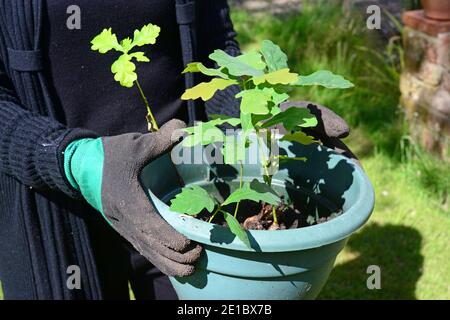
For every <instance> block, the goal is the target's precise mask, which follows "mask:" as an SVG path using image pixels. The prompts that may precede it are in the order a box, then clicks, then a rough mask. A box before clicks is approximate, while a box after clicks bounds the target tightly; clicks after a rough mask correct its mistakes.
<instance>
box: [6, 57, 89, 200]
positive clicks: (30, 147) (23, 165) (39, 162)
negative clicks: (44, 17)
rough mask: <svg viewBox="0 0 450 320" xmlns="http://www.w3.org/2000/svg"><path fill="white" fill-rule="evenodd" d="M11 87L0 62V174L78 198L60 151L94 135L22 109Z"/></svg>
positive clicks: (25, 183)
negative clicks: (67, 175) (71, 143)
mask: <svg viewBox="0 0 450 320" xmlns="http://www.w3.org/2000/svg"><path fill="white" fill-rule="evenodd" d="M11 88H12V86H11V83H10V81H9V79H8V78H7V76H6V74H5V73H4V72H3V69H2V67H1V61H0V172H2V173H5V174H7V175H10V176H12V177H13V178H15V179H17V180H18V181H19V182H21V183H22V184H24V185H26V186H29V187H31V188H35V189H37V190H42V191H45V190H57V191H61V192H64V193H65V194H67V195H69V196H71V197H73V198H78V197H80V196H81V195H80V194H79V192H78V191H77V190H75V189H74V188H73V187H72V186H71V185H70V183H69V181H68V180H67V178H66V176H65V174H64V150H65V148H66V146H67V145H68V144H69V143H70V142H71V141H73V140H76V139H80V138H85V137H95V136H96V135H95V134H94V133H93V132H90V131H86V130H83V129H68V128H66V127H65V126H63V125H62V124H60V123H58V122H56V121H55V120H53V119H51V118H49V117H43V116H41V115H39V114H36V113H32V112H30V111H28V110H26V109H25V108H24V107H23V106H22V105H21V103H20V102H19V100H18V99H17V97H16V95H15V94H14V91H13V90H11Z"/></svg>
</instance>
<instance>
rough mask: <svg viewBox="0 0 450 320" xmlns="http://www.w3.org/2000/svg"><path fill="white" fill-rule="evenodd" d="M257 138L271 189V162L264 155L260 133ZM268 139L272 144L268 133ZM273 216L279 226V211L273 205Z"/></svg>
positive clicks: (257, 133)
mask: <svg viewBox="0 0 450 320" xmlns="http://www.w3.org/2000/svg"><path fill="white" fill-rule="evenodd" d="M256 136H257V137H258V148H259V153H260V155H261V158H262V159H261V160H262V162H263V164H262V165H263V168H264V171H265V173H266V176H267V180H268V181H267V184H268V185H269V187H271V186H272V177H271V176H270V174H269V173H270V172H269V169H268V167H269V166H270V164H268V162H269V161H268V160H267V159H266V156H265V155H264V150H262V143H263V141H262V139H261V137H260V135H259V132H256ZM267 138H268V139H269V143H272V141H271V134H270V132H268V133H267ZM268 148H269V147H268ZM269 152H270V148H269ZM272 216H273V223H275V224H278V217H277V209H276V207H275V206H273V205H272Z"/></svg>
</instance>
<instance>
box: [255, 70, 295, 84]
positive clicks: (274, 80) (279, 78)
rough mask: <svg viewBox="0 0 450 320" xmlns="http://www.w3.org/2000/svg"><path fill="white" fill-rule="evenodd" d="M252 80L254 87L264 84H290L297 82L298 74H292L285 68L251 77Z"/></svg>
mask: <svg viewBox="0 0 450 320" xmlns="http://www.w3.org/2000/svg"><path fill="white" fill-rule="evenodd" d="M252 80H253V83H254V84H255V85H260V84H262V83H264V82H268V83H270V84H291V83H294V82H296V81H298V74H296V73H292V72H290V71H289V69H288V68H286V69H281V70H278V71H274V72H271V73H267V74H264V75H261V76H259V77H253V79H252Z"/></svg>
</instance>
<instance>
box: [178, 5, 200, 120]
mask: <svg viewBox="0 0 450 320" xmlns="http://www.w3.org/2000/svg"><path fill="white" fill-rule="evenodd" d="M176 15H177V22H178V24H179V26H180V38H181V49H182V51H183V64H184V65H185V66H186V65H188V64H189V63H191V62H193V61H194V57H195V47H196V39H195V1H194V0H176ZM185 84H186V89H189V88H192V87H193V86H194V84H195V81H194V75H193V74H192V73H186V74H185ZM187 104H188V115H189V125H193V124H194V122H195V121H196V120H197V115H196V110H195V108H196V106H195V101H194V100H188V102H187Z"/></svg>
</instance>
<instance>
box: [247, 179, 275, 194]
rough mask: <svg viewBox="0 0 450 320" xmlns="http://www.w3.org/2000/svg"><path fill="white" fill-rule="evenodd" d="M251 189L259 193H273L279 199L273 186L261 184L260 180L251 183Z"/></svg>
mask: <svg viewBox="0 0 450 320" xmlns="http://www.w3.org/2000/svg"><path fill="white" fill-rule="evenodd" d="M250 188H252V189H253V190H255V191H256V192H259V193H271V194H273V195H274V196H276V197H278V194H277V192H276V191H275V190H274V189H273V188H272V187H271V186H269V185H268V184H267V183H264V182H260V181H259V180H258V179H253V180H252V182H250Z"/></svg>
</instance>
